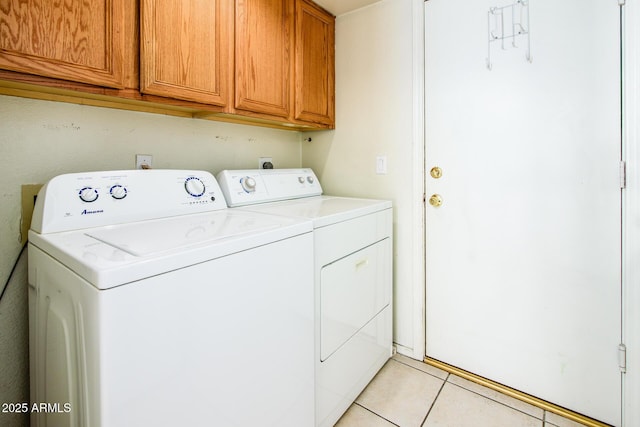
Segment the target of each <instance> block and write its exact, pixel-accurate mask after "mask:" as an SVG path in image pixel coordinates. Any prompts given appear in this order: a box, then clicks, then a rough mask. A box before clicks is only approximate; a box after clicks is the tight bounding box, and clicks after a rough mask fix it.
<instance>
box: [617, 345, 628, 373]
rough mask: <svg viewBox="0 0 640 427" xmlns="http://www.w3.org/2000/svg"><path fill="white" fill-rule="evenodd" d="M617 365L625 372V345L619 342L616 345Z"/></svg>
mask: <svg viewBox="0 0 640 427" xmlns="http://www.w3.org/2000/svg"><path fill="white" fill-rule="evenodd" d="M618 366H619V367H620V372H622V373H623V374H624V373H625V372H627V346H626V345H624V344H620V345H619V346H618Z"/></svg>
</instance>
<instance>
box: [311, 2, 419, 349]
mask: <svg viewBox="0 0 640 427" xmlns="http://www.w3.org/2000/svg"><path fill="white" fill-rule="evenodd" d="M413 9H414V6H413V2H411V1H407V0H384V1H381V2H379V3H375V4H373V5H371V6H368V7H365V8H362V9H359V10H356V11H354V12H351V13H348V14H345V15H341V16H338V17H337V19H336V115H337V116H336V130H335V131H331V132H323V133H319V132H318V133H310V134H305V135H304V137H306V136H311V137H312V142H303V145H302V165H303V166H305V167H311V168H313V170H314V171H315V172H316V174H318V177H319V179H320V181H321V182H322V185H323V189H324V191H325V193H326V194H333V195H343V196H353V197H370V198H379V199H389V200H392V201H393V205H394V237H395V239H394V342H395V343H397V344H398V350H399V351H400V352H402V353H404V354H407V355H409V356H413V357H416V358H420V359H421V358H422V357H423V356H424V350H423V348H422V345H421V344H420V339H419V338H416V337H419V336H420V335H422V331H421V330H420V322H421V319H422V316H421V307H422V296H421V292H420V291H419V290H416V288H418V289H420V288H421V287H423V286H424V285H423V284H422V283H418V286H416V280H417V279H416V277H415V276H416V275H415V274H414V273H415V271H416V269H417V270H418V271H419V270H420V266H419V265H418V266H417V265H416V263H419V261H416V258H417V259H418V260H419V259H420V256H421V246H420V243H419V244H418V245H416V243H415V239H416V238H417V241H418V242H421V241H422V237H421V233H422V228H421V227H420V223H421V203H422V200H421V198H420V195H421V193H422V190H421V188H420V187H418V188H416V186H419V185H421V184H420V183H417V184H416V183H414V182H413V181H414V177H415V173H414V165H415V163H416V160H417V164H418V165H421V164H422V160H421V159H416V158H415V157H416V156H415V153H416V152H417V151H419V150H416V146H415V145H414V144H418V146H421V140H418V139H417V138H416V137H415V135H414V127H415V125H416V123H415V119H414V110H413V102H414V98H413V94H414V91H417V92H418V93H420V92H421V88H416V87H414V86H415V85H416V83H415V82H414V80H415V78H414V68H415V67H414V63H413V61H414V47H415V46H414V43H413V39H414V33H413V31H414V26H413V20H414V12H413ZM419 20H420V21H421V20H422V16H421V15H420V16H419ZM376 156H386V157H387V159H388V173H387V174H386V175H377V174H376V168H375V163H376ZM416 198H418V199H419V200H417V201H416ZM416 202H417V203H418V206H419V207H418V209H416ZM416 223H417V224H418V226H417V227H416V226H415V224H416ZM416 267H417V268H416ZM417 276H418V277H419V276H420V274H418V275H417Z"/></svg>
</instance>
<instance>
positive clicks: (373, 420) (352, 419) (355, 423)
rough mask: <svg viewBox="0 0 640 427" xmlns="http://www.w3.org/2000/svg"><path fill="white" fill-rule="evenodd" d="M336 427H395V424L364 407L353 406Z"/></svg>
mask: <svg viewBox="0 0 640 427" xmlns="http://www.w3.org/2000/svg"><path fill="white" fill-rule="evenodd" d="M335 427H393V424H391V423H390V422H389V421H387V420H385V419H384V418H380V417H379V416H377V415H376V414H374V413H372V412H371V411H368V410H366V409H364V408H363V407H362V406H359V405H356V404H353V405H351V407H349V409H347V412H345V413H344V415H343V416H342V418H340V419H339V420H338V423H337V424H336V425H335Z"/></svg>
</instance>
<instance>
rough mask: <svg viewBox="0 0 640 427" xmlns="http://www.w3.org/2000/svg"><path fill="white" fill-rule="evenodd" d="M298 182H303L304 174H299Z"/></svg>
mask: <svg viewBox="0 0 640 427" xmlns="http://www.w3.org/2000/svg"><path fill="white" fill-rule="evenodd" d="M298 182H299V183H300V184H304V176H299V177H298Z"/></svg>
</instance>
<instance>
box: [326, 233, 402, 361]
mask: <svg viewBox="0 0 640 427" xmlns="http://www.w3.org/2000/svg"><path fill="white" fill-rule="evenodd" d="M390 257H391V239H390V238H386V239H383V240H381V241H379V242H377V243H374V244H372V245H370V246H367V247H365V248H363V249H361V250H359V251H357V252H354V253H352V254H351V255H348V256H346V257H344V258H341V259H339V260H337V261H335V262H333V263H330V264H328V265H325V266H324V267H322V270H321V272H320V315H321V317H320V334H321V335H320V336H321V338H320V360H321V361H325V360H327V359H328V358H329V357H330V356H331V355H332V354H333V353H334V352H335V351H336V350H338V348H340V346H342V345H343V344H344V343H346V342H347V341H348V340H349V339H350V338H351V337H352V336H354V335H355V334H356V333H357V332H358V331H359V330H360V329H361V328H363V327H364V326H365V325H366V324H367V323H368V322H369V321H370V320H371V319H373V318H374V317H375V316H376V315H377V314H378V313H380V312H381V311H382V310H383V309H384V308H385V307H387V306H388V305H389V303H390V293H389V283H390V280H391V279H390V276H391V263H390V262H388V260H389V259H390Z"/></svg>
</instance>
